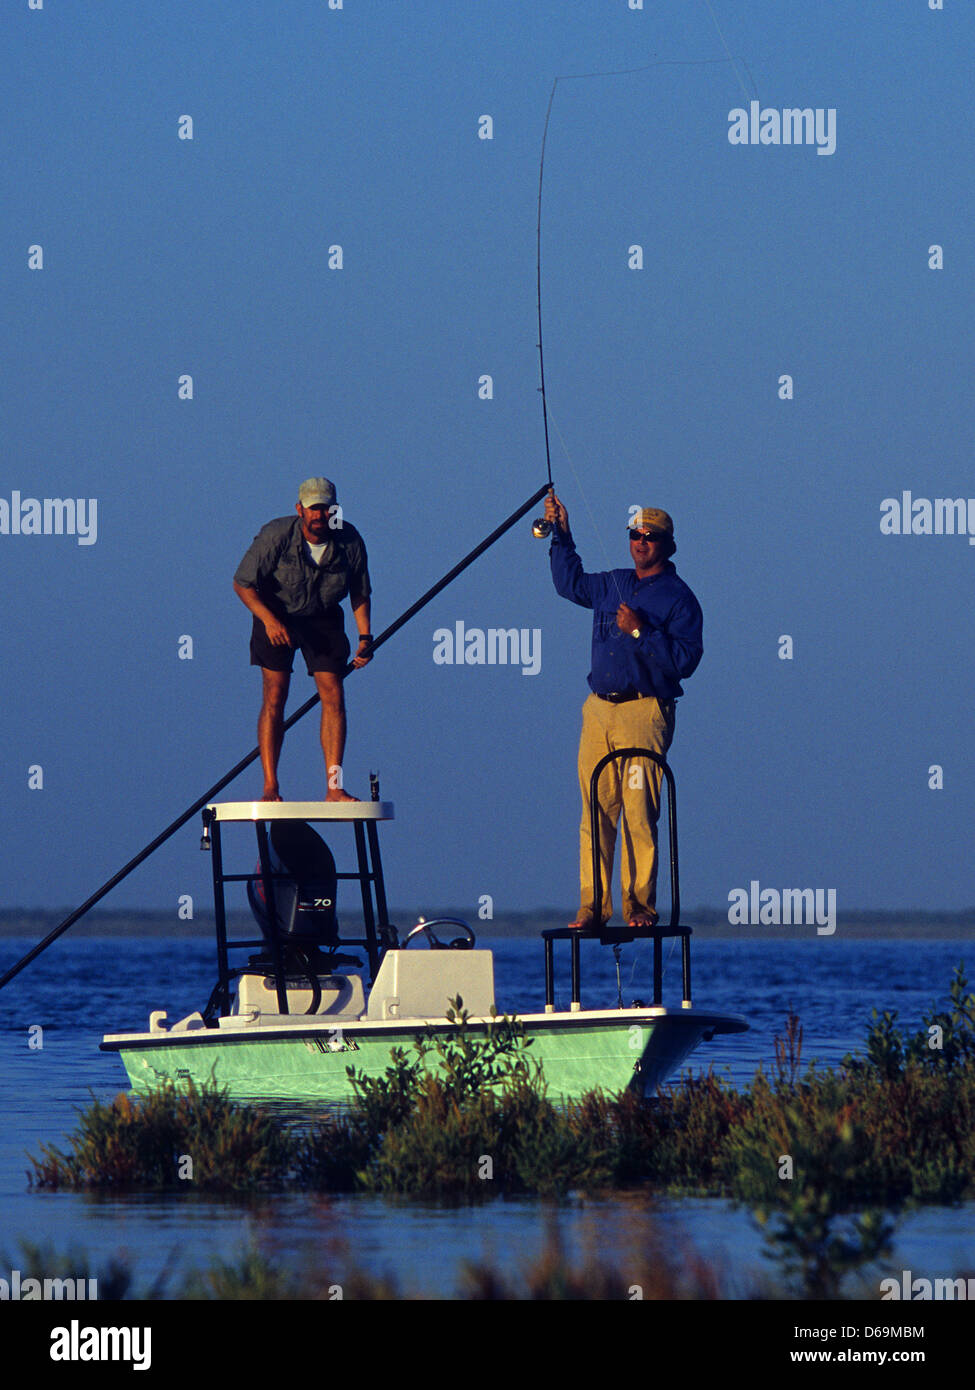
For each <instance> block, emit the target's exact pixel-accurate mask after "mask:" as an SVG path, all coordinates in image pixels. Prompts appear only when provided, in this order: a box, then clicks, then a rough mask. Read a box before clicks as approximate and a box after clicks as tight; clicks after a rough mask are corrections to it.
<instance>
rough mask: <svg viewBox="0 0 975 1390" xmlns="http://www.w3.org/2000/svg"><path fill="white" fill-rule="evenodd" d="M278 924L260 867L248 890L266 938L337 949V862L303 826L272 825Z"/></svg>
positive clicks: (294, 823)
mask: <svg viewBox="0 0 975 1390" xmlns="http://www.w3.org/2000/svg"><path fill="white" fill-rule="evenodd" d="M268 849H269V854H270V861H271V872H272V874H273V875H274V877H273V879H272V889H271V892H272V897H273V900H274V922H273V923H272V921H271V914H270V912H269V910H268V901H267V892H266V888H265V884H264V878H263V876H262V873H261V866H260V864H258V865H257V868H256V870H255V877H254V878H253V879H252V880H251V881H250V882H249V883H248V885H247V898H248V901H249V903H250V907H251V911H252V912H253V914H254V916H255V918H256V920H257V923H258V925H259V926H260V928H261V931H262V932H263V934H264V936H265V937H266V938H267V939H268V940H270V939H271V938H272V936H275V935H276V936H277V937H278V939H279V940H280V941H283V942H285V943H288V942H291V943H294V944H295V945H299V944H303V945H309V946H312V945H315V946H319V947H323V948H334V947H335V946H336V945H337V944H338V919H337V917H336V914H335V895H336V890H337V887H338V876H337V873H336V869H335V858H334V856H333V854H332V851H331V850H330V849H329V847H328V845H327V844H326V843H325V841H324V840H323V839H322V837H321V836H320V835H319V834H318V833H317V831H315V830H313V829H312V828H311V826H310V825H308V824H306V823H305V822H304V821H285V820H280V821H272V822H271V826H270V834H269V836H268Z"/></svg>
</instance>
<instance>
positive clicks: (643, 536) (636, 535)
mask: <svg viewBox="0 0 975 1390" xmlns="http://www.w3.org/2000/svg"><path fill="white" fill-rule="evenodd" d="M665 539H666V537H665V536H664V534H663V532H662V531H631V532H630V540H631V541H650V542H651V543H652V542H653V541H662V540H665Z"/></svg>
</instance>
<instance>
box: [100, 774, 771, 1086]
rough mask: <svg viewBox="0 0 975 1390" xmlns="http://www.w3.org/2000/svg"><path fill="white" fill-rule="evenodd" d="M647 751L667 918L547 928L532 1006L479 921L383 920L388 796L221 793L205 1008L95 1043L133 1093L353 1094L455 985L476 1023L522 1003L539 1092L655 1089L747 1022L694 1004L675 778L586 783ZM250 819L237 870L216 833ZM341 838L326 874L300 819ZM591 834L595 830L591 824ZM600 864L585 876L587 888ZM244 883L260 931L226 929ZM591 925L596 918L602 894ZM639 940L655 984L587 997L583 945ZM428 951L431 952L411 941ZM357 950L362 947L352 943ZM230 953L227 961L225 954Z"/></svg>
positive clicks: (322, 846) (435, 1019)
mask: <svg viewBox="0 0 975 1390" xmlns="http://www.w3.org/2000/svg"><path fill="white" fill-rule="evenodd" d="M628 756H640V757H651V758H654V759H655V760H656V761H657V762H659V763H660V764H661V768H662V772H663V775H664V778H665V780H666V782H667V787H668V810H669V831H670V869H671V921H670V923H669V925H667V926H654V927H647V928H632V927H627V926H623V927H612V926H609V925H603V926H601V927H592V928H588V929H583V930H578V929H574V928H568V927H564V928H557V929H554V930H549V931H543V932H542V939H543V943H544V961H545V1007H544V1010H543V1011H542V1012H521V1011H520V1010H516V1009H515V1008H513V1007H512V1005H511V1004H509V1003H508V1002H507V1001H500V1002H499V1001H498V1000H497V999H496V995H495V978H494V956H493V953H492V951H490V950H489V949H485V948H483V947H479V946H478V945H477V943H476V941H475V935H474V932H473V931H472V930H471V928H470V926H468V925H467V924H466V923H465V922H463V921H461V920H460V919H458V918H436V919H434V920H431V921H426V920H424V918H422V917H421V918H420V919H419V921H418V922H417V923H416V925H415V926H414V927H413V928H412V929H411V930H409V931H408V932H407V933H406V934H405V935H404V936H403V938H402V939H400V934H399V931H398V930H397V928H396V927H395V926H393V925H392V923H391V922H390V921H389V915H388V911H387V906H386V889H385V884H384V881H383V871H382V864H381V859H380V853H379V840H378V827H379V824H380V822H383V821H388V820H391V819H392V818H393V807H392V805H391V804H390V803H389V802H384V801H381V800H379V787H378V782H377V781H376V780H375V779H373V785H372V793H373V799H372V800H371V801H361V802H341V803H334V802H316V801H310V802H300V801H297V802H288V801H282V802H272V801H232V802H222V803H215V804H211V805H208V806H206V807H205V808H204V810H203V848H205V849H209V850H210V852H211V856H212V867H213V890H214V915H215V925H216V946H217V983H216V986H215V987H214V990H213V993H212V994H211V996H210V1000H209V1002H208V1003H207V1005H206V1007H205V1008H204V1009H203V1010H202V1011H200V1012H194V1013H191V1014H189V1015H187V1016H186V1017H185V1018H181V1019H179V1020H178V1021H174V1022H172V1023H170V1022H169V1021H168V1020H167V1015H166V1013H165V1012H163V1011H161V1010H157V1011H155V1012H153V1013H152V1014H150V1017H149V1027H148V1029H147V1031H145V1032H125V1033H110V1034H108V1035H107V1036H106V1037H105V1038H104V1040H103V1041H102V1044H101V1047H102V1050H103V1051H106V1052H117V1053H118V1054H119V1056H120V1057H121V1059H122V1061H123V1063H124V1064H125V1067H126V1070H127V1072H128V1074H129V1078H130V1080H131V1083H132V1086H133V1088H134V1089H135V1090H136V1091H144V1090H147V1089H151V1088H152V1087H154V1086H157V1085H159V1084H160V1083H161V1082H166V1081H174V1082H176V1081H180V1080H185V1079H191V1080H192V1081H194V1082H196V1083H198V1084H202V1083H204V1082H210V1081H213V1082H216V1084H218V1085H220V1086H223V1087H226V1088H227V1090H228V1092H229V1093H230V1095H232V1096H234V1097H236V1098H238V1099H288V1100H316V1101H339V1102H341V1101H349V1100H351V1099H352V1097H353V1089H352V1086H351V1083H350V1080H349V1076H348V1072H347V1067H348V1066H349V1065H350V1064H351V1065H353V1066H354V1067H355V1068H356V1070H357V1071H364V1072H366V1073H367V1074H369V1075H378V1074H381V1073H382V1072H383V1071H384V1070H385V1069H386V1067H387V1066H388V1065H389V1061H390V1052H391V1049H392V1048H394V1047H406V1048H409V1046H410V1044H412V1043H413V1042H414V1041H415V1040H417V1039H420V1038H428V1037H429V1036H430V1035H431V1032H434V1033H440V1034H444V1033H447V1032H449V1031H451V1030H453V1029H454V1028H456V1026H457V1025H456V1024H455V1023H453V1022H451V1021H450V1020H448V1018H447V1010H448V1008H449V1007H450V1003H451V1001H452V1000H454V999H456V998H457V996H460V998H461V1000H462V1001H463V1008H464V1010H465V1011H466V1012H467V1015H468V1022H467V1026H468V1028H469V1029H470V1030H471V1031H472V1032H473V1033H474V1034H478V1033H484V1032H485V1031H486V1030H488V1029H490V1028H492V1027H493V1026H495V1024H496V1017H495V1015H496V1014H498V1015H500V1014H502V1013H504V1012H508V1013H517V1017H518V1019H519V1021H520V1022H521V1023H522V1024H523V1025H524V1029H525V1034H526V1036H527V1037H528V1038H529V1039H530V1040H531V1052H530V1055H531V1056H533V1057H534V1058H536V1059H537V1060H538V1061H539V1062H540V1063H541V1067H542V1073H543V1076H544V1079H545V1081H546V1083H547V1085H548V1089H549V1093H550V1095H552V1096H553V1097H559V1096H561V1097H563V1098H565V1099H572V1098H574V1097H578V1096H580V1095H582V1094H584V1093H585V1092H586V1091H589V1090H594V1089H596V1088H600V1089H602V1090H603V1091H605V1092H607V1093H614V1092H620V1091H624V1090H630V1091H635V1092H637V1094H639V1095H641V1096H648V1095H652V1094H653V1092H654V1091H655V1090H656V1088H657V1086H658V1085H659V1084H660V1083H661V1082H663V1081H665V1080H666V1079H667V1078H668V1077H669V1076H671V1075H672V1074H673V1073H674V1072H675V1071H676V1070H677V1068H679V1067H680V1065H681V1064H682V1063H683V1062H684V1060H685V1059H686V1058H687V1057H688V1056H689V1055H690V1053H691V1052H692V1051H693V1050H694V1049H695V1048H696V1047H697V1046H698V1044H699V1043H701V1042H702V1041H707V1040H710V1039H712V1038H713V1037H715V1035H717V1034H722V1033H739V1032H743V1031H745V1030H746V1029H747V1027H748V1024H747V1023H746V1022H745V1020H744V1019H743V1018H739V1017H738V1016H736V1015H729V1014H718V1013H713V1012H710V1011H707V1010H702V1009H697V1008H694V1007H693V1006H692V1003H691V965H690V936H691V928H690V927H687V926H681V925H680V924H679V923H678V916H679V910H680V897H679V888H678V864H677V826H676V812H675V792H674V782H673V774H672V772H671V770H670V768H669V767H668V766H667V764H666V763H665V762H663V760H662V759H660V758H658V757H656V755H655V754H653V753H651V752H650V750H648V749H624V750H620V751H619V752H618V753H615V754H607V756H606V757H605V758H603V760H602V761H601V762H600V763H599V764H598V765H597V767H596V769H595V771H594V773H593V780H592V786H593V793H594V794H593V797H592V806H593V816H594V817H595V815H596V813H597V805H598V803H597V798H596V796H595V787H596V782H597V779H598V777H599V773H600V771H601V770H602V768H603V767H604V766H605V765H606V763H607V762H609V761H610V760H611V759H613V758H623V757H628ZM242 823H251V824H253V825H254V826H255V828H256V832H257V852H258V862H257V865H256V867H255V868H254V869H253V870H252V871H251V872H248V873H227V872H225V870H224V844H223V839H224V832H225V830H227V829H229V828H230V827H232V826H240V825H241V824H242ZM315 825H317V826H321V827H324V826H328V827H330V829H335V830H336V831H337V830H339V829H340V827H349V826H351V828H352V832H353V836H354V843H355V856H356V868H355V869H354V870H352V871H349V872H344V873H339V872H338V871H337V870H336V864H335V858H334V856H333V854H332V851H331V849H330V848H329V846H328V844H327V843H326V842H325V840H324V839H323V838H322V835H321V834H319V833H318V831H317V830H315V829H313V826H315ZM593 844H594V845H597V844H598V837H597V835H596V834H595V833H594V834H593ZM343 880H350V881H355V882H358V884H359V891H360V894H361V904H362V928H361V932H362V934H361V935H353V936H350V935H345V934H344V933H343V930H342V928H341V927H340V924H339V917H338V914H337V911H336V897H337V892H336V890H337V887H338V884H339V883H340V882H341V881H343ZM599 881H600V880H599V874H598V866H597V867H596V871H595V875H594V882H595V883H597V884H598V883H599ZM230 883H238V884H244V885H246V891H247V896H248V899H249V902H250V906H251V909H252V911H253V914H254V917H255V919H256V920H257V923H258V925H259V926H260V929H261V935H260V937H259V938H253V937H251V938H250V939H245V940H241V939H233V940H232V939H230V938H229V936H228V923H227V905H226V899H225V887H226V885H227V884H230ZM596 906H597V911H596V919H595V920H596V921H598V920H599V917H600V913H599V904H598V903H597V905H596ZM641 938H649V939H652V941H653V985H652V996H651V999H650V1002H649V1003H644V1002H642V1001H640V1000H637V1001H634V1002H633V1003H631V1004H629V1005H627V1006H624V1004H623V999H622V991H621V990H618V995H619V997H618V1003H617V1006H616V1007H615V1008H613V1007H610V1008H607V1007H599V1008H589V1007H584V1006H583V1002H582V998H581V979H580V976H581V968H580V960H581V943H582V941H584V940H595V941H598V942H599V943H601V944H602V945H609V946H611V947H612V949H613V951H614V954H615V956H616V963H617V981H619V961H620V951H621V948H622V946H623V945H624V944H626V943H629V942H633V941H635V940H638V939H641ZM666 938H677V939H679V940H680V942H681V948H682V969H681V984H682V997H681V1000H680V1003H679V1005H678V1006H677V1007H670V1006H667V1005H665V1004H664V1003H663V1000H662V976H663V969H662V943H663V941H664V940H665V939H666ZM559 941H567V942H568V944H569V951H570V981H571V999H570V1001H569V1007H568V1008H567V1009H564V1008H563V1009H559V1008H557V1007H556V990H555V961H554V956H555V944H556V942H559ZM423 946H425V947H426V948H427V949H418V948H421V947H423ZM232 951H233V952H238V951H248V952H250V953H251V954H250V955H249V956H248V958H247V961H246V963H245V964H243V965H241V966H238V967H235V968H233V969H232V968H231V964H230V957H231V952H232ZM353 952H358V953H359V954H352V953H353ZM238 959H239V957H238Z"/></svg>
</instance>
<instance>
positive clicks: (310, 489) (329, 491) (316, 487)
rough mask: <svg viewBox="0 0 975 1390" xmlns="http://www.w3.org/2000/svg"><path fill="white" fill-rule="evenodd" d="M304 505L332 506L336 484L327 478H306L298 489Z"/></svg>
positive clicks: (299, 499) (299, 498)
mask: <svg viewBox="0 0 975 1390" xmlns="http://www.w3.org/2000/svg"><path fill="white" fill-rule="evenodd" d="M298 501H299V502H300V503H301V505H302V506H303V507H330V506H331V505H332V504H333V502H334V501H335V485H334V483H330V482H329V480H328V479H327V478H306V479H305V481H304V482H303V483H302V485H301V487H300V488H299V489H298Z"/></svg>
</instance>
